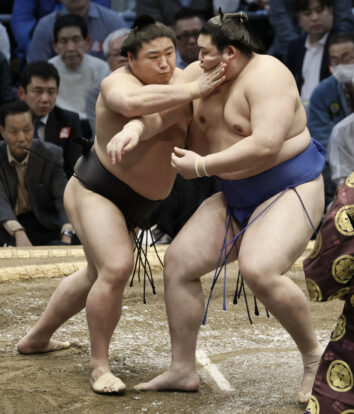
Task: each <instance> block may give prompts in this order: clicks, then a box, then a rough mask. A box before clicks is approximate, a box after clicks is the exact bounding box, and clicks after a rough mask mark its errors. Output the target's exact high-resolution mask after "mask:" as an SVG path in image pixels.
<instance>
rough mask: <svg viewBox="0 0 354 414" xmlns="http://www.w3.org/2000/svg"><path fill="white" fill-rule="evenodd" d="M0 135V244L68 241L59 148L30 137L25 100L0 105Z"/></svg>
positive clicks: (30, 117) (30, 119)
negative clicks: (0, 137) (0, 139)
mask: <svg viewBox="0 0 354 414" xmlns="http://www.w3.org/2000/svg"><path fill="white" fill-rule="evenodd" d="M0 131H1V134H2V136H3V137H4V139H5V142H0V223H1V226H0V245H4V244H7V245H9V244H10V245H13V246H32V245H46V244H62V243H70V241H71V235H72V230H73V229H72V226H71V224H70V223H69V222H68V219H67V216H66V214H65V211H64V205H63V193H64V188H65V185H66V182H67V180H66V177H65V174H64V171H63V157H62V149H61V148H59V147H58V146H56V145H53V144H50V143H48V142H43V141H41V140H34V139H33V132H34V117H33V114H32V112H31V110H30V108H29V106H28V105H27V104H26V103H25V102H20V101H16V102H11V103H7V104H5V105H3V106H2V108H1V111H0ZM24 147H26V148H29V149H31V151H27V149H25V148H24ZM32 151H33V152H32Z"/></svg>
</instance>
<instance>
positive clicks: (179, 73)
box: [170, 61, 202, 83]
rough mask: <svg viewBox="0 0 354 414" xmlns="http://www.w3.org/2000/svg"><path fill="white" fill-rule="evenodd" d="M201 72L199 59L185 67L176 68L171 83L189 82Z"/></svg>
mask: <svg viewBox="0 0 354 414" xmlns="http://www.w3.org/2000/svg"><path fill="white" fill-rule="evenodd" d="M201 74H202V69H201V68H200V66H199V61H196V62H193V63H191V64H190V65H188V66H187V67H186V68H185V69H183V70H182V69H180V68H176V70H175V72H174V74H173V76H172V78H171V81H170V82H171V83H182V82H183V83H184V82H191V81H193V80H195V79H196V78H198V77H199V76H200V75H201Z"/></svg>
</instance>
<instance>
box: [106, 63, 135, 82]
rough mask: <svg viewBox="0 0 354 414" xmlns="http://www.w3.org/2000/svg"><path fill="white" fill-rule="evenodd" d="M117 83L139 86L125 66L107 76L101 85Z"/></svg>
mask: <svg viewBox="0 0 354 414" xmlns="http://www.w3.org/2000/svg"><path fill="white" fill-rule="evenodd" d="M117 81H124V82H134V83H137V84H140V83H141V82H140V81H139V80H138V79H137V78H136V77H135V76H134V75H133V74H132V73H131V72H130V70H129V68H128V67H127V66H123V67H120V68H118V69H116V70H115V71H113V72H112V73H111V74H110V75H108V76H107V77H106V78H105V79H104V80H103V81H102V83H104V82H105V83H111V82H117Z"/></svg>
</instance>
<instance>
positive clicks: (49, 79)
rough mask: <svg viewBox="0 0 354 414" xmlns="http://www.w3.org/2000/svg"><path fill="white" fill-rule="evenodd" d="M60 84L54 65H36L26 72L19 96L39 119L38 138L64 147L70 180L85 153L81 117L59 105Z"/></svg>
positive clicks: (39, 63)
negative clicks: (77, 162) (57, 100)
mask: <svg viewBox="0 0 354 414" xmlns="http://www.w3.org/2000/svg"><path fill="white" fill-rule="evenodd" d="M59 81H60V80H59V74H58V71H57V69H56V68H55V67H54V66H53V65H51V64H50V63H48V62H44V61H38V62H33V63H30V64H28V65H27V66H25V68H24V69H23V71H22V73H21V76H20V86H19V87H18V91H17V93H18V96H19V98H20V99H21V100H22V101H25V102H26V103H27V105H28V106H29V107H30V108H31V110H32V112H33V113H34V114H35V116H36V123H35V135H34V136H35V138H39V139H40V140H44V141H48V142H52V143H53V144H56V145H59V146H60V147H62V149H63V153H64V168H65V172H66V174H67V176H68V178H70V176H71V175H72V172H73V167H74V165H75V163H76V161H77V159H78V158H79V156H80V155H81V152H82V145H81V137H82V135H81V127H80V119H79V115H78V114H77V113H76V112H72V111H68V110H65V109H62V108H59V107H58V106H56V105H55V104H56V99H57V95H58V88H59Z"/></svg>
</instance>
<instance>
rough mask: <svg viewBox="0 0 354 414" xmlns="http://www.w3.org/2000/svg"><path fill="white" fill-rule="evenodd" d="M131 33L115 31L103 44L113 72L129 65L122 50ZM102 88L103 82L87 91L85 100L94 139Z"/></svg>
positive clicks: (125, 30)
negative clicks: (124, 41) (98, 101)
mask: <svg viewBox="0 0 354 414" xmlns="http://www.w3.org/2000/svg"><path fill="white" fill-rule="evenodd" d="M129 31H130V30H129V29H118V30H115V31H114V32H113V33H111V34H110V35H108V36H107V37H106V39H105V41H104V42H103V53H104V55H105V56H106V59H107V63H108V65H109V68H110V70H111V71H112V72H113V71H115V70H116V69H118V68H120V67H121V66H124V65H126V64H127V63H128V59H127V58H126V57H124V56H122V55H121V54H120V48H121V46H122V43H123V40H124V39H125V38H126V36H127V34H128V33H129ZM100 87H101V82H98V83H96V85H94V86H93V87H92V88H90V89H89V90H88V91H87V93H86V99H85V112H86V115H87V119H88V122H89V124H90V127H91V130H92V136H93V137H94V136H95V133H96V101H97V98H98V95H99V94H100Z"/></svg>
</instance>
